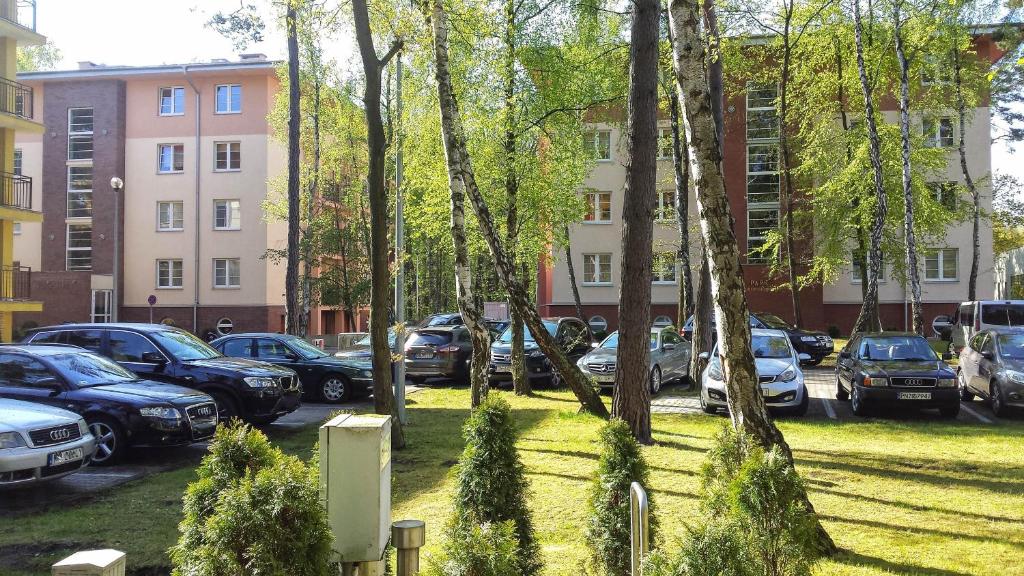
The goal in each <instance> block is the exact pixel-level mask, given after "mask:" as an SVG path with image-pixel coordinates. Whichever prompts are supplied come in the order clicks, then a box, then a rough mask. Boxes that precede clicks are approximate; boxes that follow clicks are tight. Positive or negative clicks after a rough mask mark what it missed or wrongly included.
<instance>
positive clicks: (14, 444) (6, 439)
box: [0, 432, 26, 450]
mask: <svg viewBox="0 0 1024 576" xmlns="http://www.w3.org/2000/svg"><path fill="white" fill-rule="evenodd" d="M22 446H26V444H25V439H24V438H22V437H21V434H18V433H17V432H0V450H2V449H4V448H20V447H22Z"/></svg>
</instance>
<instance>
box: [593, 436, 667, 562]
mask: <svg viewBox="0 0 1024 576" xmlns="http://www.w3.org/2000/svg"><path fill="white" fill-rule="evenodd" d="M601 445H602V447H603V451H602V452H601V459H600V461H599V462H598V466H597V478H595V479H594V483H593V485H592V486H591V489H590V500H589V502H588V506H589V510H590V518H589V520H588V522H587V528H586V541H587V546H588V547H589V548H590V554H591V566H592V567H593V568H594V569H595V570H596V571H597V572H598V573H600V574H604V575H606V576H623V575H626V574H629V568H630V566H629V563H630V549H629V543H630V521H629V487H630V485H631V484H632V483H633V482H639V483H640V484H641V485H643V486H649V485H650V484H649V482H648V471H647V462H646V461H645V460H644V457H643V454H642V453H641V452H640V444H638V443H637V441H636V439H634V438H633V433H632V432H631V431H630V429H629V425H628V424H626V423H625V422H624V421H623V420H620V419H617V418H616V419H613V420H611V421H609V422H608V423H607V424H605V425H604V427H603V428H601ZM648 505H649V509H650V519H649V529H650V539H649V542H650V543H651V544H652V545H653V544H654V536H655V534H656V532H657V522H656V521H655V515H654V502H653V499H651V495H650V494H648Z"/></svg>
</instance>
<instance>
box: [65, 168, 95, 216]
mask: <svg viewBox="0 0 1024 576" xmlns="http://www.w3.org/2000/svg"><path fill="white" fill-rule="evenodd" d="M91 216H92V166H68V218H89V217H91Z"/></svg>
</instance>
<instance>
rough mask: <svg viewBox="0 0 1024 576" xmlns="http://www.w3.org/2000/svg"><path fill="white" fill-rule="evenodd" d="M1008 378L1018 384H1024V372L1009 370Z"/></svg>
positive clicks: (1007, 372)
mask: <svg viewBox="0 0 1024 576" xmlns="http://www.w3.org/2000/svg"><path fill="white" fill-rule="evenodd" d="M1006 377H1007V378H1009V379H1010V380H1011V381H1013V382H1016V383H1018V384H1024V372H1017V371H1016V370H1007V371H1006Z"/></svg>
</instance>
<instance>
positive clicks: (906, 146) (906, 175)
mask: <svg viewBox="0 0 1024 576" xmlns="http://www.w3.org/2000/svg"><path fill="white" fill-rule="evenodd" d="M900 4H901V2H896V4H895V5H894V6H893V36H894V40H895V44H896V60H897V61H898V62H899V66H900V140H901V141H902V142H901V144H902V147H903V208H904V210H903V239H904V242H906V247H907V258H906V262H907V277H908V278H909V280H910V307H911V316H912V317H913V319H914V321H913V324H914V332H916V333H918V334H924V314H923V313H922V312H921V276H920V274H921V273H920V270H918V268H917V239H916V236H915V234H914V189H913V187H912V186H911V180H910V175H911V168H910V63H909V62H908V61H907V54H906V52H905V51H904V50H903V22H902V19H901V18H900Z"/></svg>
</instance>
